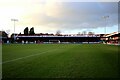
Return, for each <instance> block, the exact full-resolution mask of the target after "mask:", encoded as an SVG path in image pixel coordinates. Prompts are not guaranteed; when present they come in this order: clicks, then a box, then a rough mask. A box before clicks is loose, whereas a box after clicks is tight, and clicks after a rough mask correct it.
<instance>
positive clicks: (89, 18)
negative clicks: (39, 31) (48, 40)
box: [31, 2, 118, 30]
mask: <svg viewBox="0 0 120 80" xmlns="http://www.w3.org/2000/svg"><path fill="white" fill-rule="evenodd" d="M58 6H61V8H60V13H59V14H60V15H59V16H60V17H52V16H48V15H46V14H39V13H37V14H34V16H32V19H31V20H32V21H33V23H34V24H38V25H47V26H49V27H56V28H58V29H70V30H72V29H86V28H90V29H92V28H93V29H95V28H99V27H104V26H105V21H104V20H103V19H102V16H106V15H109V16H110V17H109V19H108V20H107V26H108V27H112V26H113V25H117V24H118V23H117V22H118V19H117V18H118V4H117V2H62V4H61V5H58ZM49 24H52V25H49Z"/></svg>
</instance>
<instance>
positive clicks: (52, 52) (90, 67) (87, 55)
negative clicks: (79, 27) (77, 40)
mask: <svg viewBox="0 0 120 80" xmlns="http://www.w3.org/2000/svg"><path fill="white" fill-rule="evenodd" d="M2 48H3V54H2V58H3V64H2V66H3V72H2V74H3V78H117V77H118V46H112V45H105V44H23V45H21V44H4V45H3V46H2ZM30 55H32V56H30ZM26 56H29V57H26ZM11 60H13V61H11ZM6 61H10V62H6Z"/></svg>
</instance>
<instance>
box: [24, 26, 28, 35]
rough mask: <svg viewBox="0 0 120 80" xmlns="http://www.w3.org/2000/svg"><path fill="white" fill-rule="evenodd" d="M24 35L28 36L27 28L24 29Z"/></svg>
mask: <svg viewBox="0 0 120 80" xmlns="http://www.w3.org/2000/svg"><path fill="white" fill-rule="evenodd" d="M24 35H28V27H26V28H25V29H24Z"/></svg>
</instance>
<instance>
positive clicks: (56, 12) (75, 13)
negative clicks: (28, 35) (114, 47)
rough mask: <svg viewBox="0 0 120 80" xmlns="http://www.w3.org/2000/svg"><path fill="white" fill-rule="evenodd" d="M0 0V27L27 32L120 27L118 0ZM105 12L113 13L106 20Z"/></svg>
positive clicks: (95, 31) (68, 31) (116, 29)
mask: <svg viewBox="0 0 120 80" xmlns="http://www.w3.org/2000/svg"><path fill="white" fill-rule="evenodd" d="M104 1H105V0H89V2H88V0H84V2H83V1H81V0H0V30H4V31H6V32H7V33H8V34H12V33H14V22H13V21H11V19H18V21H16V22H15V33H20V32H21V33H23V30H24V28H25V27H28V28H29V29H30V28H31V27H34V29H35V33H56V31H58V30H60V31H61V33H62V34H77V33H78V32H83V31H86V32H89V31H92V32H94V33H96V34H103V33H105V27H106V33H112V32H116V31H118V0H106V2H104ZM103 16H109V18H107V19H106V20H105V19H104V18H103Z"/></svg>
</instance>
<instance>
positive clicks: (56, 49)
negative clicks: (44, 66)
mask: <svg viewBox="0 0 120 80" xmlns="http://www.w3.org/2000/svg"><path fill="white" fill-rule="evenodd" d="M55 50H57V49H55ZM55 50H49V51H45V52H41V53H38V54H34V55H29V56H25V57H20V58H17V59H13V60H8V61H4V62H2V63H0V64H5V63H9V62H13V61H17V60H21V59H25V58H29V57H33V56H37V55H40V54H43V53H47V52H52V51H55Z"/></svg>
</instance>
